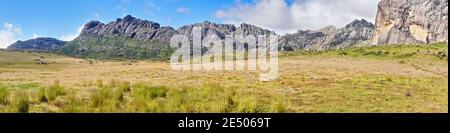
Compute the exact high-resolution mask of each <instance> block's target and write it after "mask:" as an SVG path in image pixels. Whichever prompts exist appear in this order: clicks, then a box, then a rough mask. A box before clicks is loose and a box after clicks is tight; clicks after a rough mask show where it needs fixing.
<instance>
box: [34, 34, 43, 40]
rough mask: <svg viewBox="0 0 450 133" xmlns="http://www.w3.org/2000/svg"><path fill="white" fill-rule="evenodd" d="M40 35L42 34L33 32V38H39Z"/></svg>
mask: <svg viewBox="0 0 450 133" xmlns="http://www.w3.org/2000/svg"><path fill="white" fill-rule="evenodd" d="M39 37H42V36H41V35H37V34H34V33H33V36H32V38H33V39H36V38H39Z"/></svg>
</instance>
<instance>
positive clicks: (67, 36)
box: [61, 26, 84, 41]
mask: <svg viewBox="0 0 450 133" xmlns="http://www.w3.org/2000/svg"><path fill="white" fill-rule="evenodd" d="M83 27H84V26H80V27H79V28H78V29H77V31H76V33H73V34H63V35H62V36H61V40H63V41H72V40H73V39H75V38H77V37H78V36H79V35H80V33H81V30H83Z"/></svg>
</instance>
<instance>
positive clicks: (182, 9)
mask: <svg viewBox="0 0 450 133" xmlns="http://www.w3.org/2000/svg"><path fill="white" fill-rule="evenodd" d="M177 12H178V13H181V14H186V15H189V14H190V13H191V9H189V8H186V7H180V8H178V9H177Z"/></svg>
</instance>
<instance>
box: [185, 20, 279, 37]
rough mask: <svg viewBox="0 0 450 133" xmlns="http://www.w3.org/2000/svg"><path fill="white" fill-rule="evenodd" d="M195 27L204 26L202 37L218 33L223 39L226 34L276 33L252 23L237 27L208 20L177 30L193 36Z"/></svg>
mask: <svg viewBox="0 0 450 133" xmlns="http://www.w3.org/2000/svg"><path fill="white" fill-rule="evenodd" d="M194 27H201V28H202V36H201V37H202V38H204V37H206V36H211V35H217V36H218V37H219V38H221V39H224V38H225V36H226V35H243V36H247V35H255V36H256V35H275V32H273V31H269V30H266V29H263V28H260V27H257V26H254V25H250V24H245V23H243V24H241V25H240V26H239V27H236V26H234V25H232V24H215V23H211V22H208V21H205V22H203V23H197V24H192V25H186V26H183V27H180V28H179V29H177V31H178V33H179V34H181V35H186V36H189V37H191V38H192V30H193V28H194Z"/></svg>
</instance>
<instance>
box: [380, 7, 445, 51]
mask: <svg viewBox="0 0 450 133" xmlns="http://www.w3.org/2000/svg"><path fill="white" fill-rule="evenodd" d="M375 23H376V27H377V28H376V31H375V36H374V38H373V40H374V43H375V44H418V43H435V42H445V41H447V40H448V0H382V1H381V2H380V3H379V5H378V13H377V18H376V22H375Z"/></svg>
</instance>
